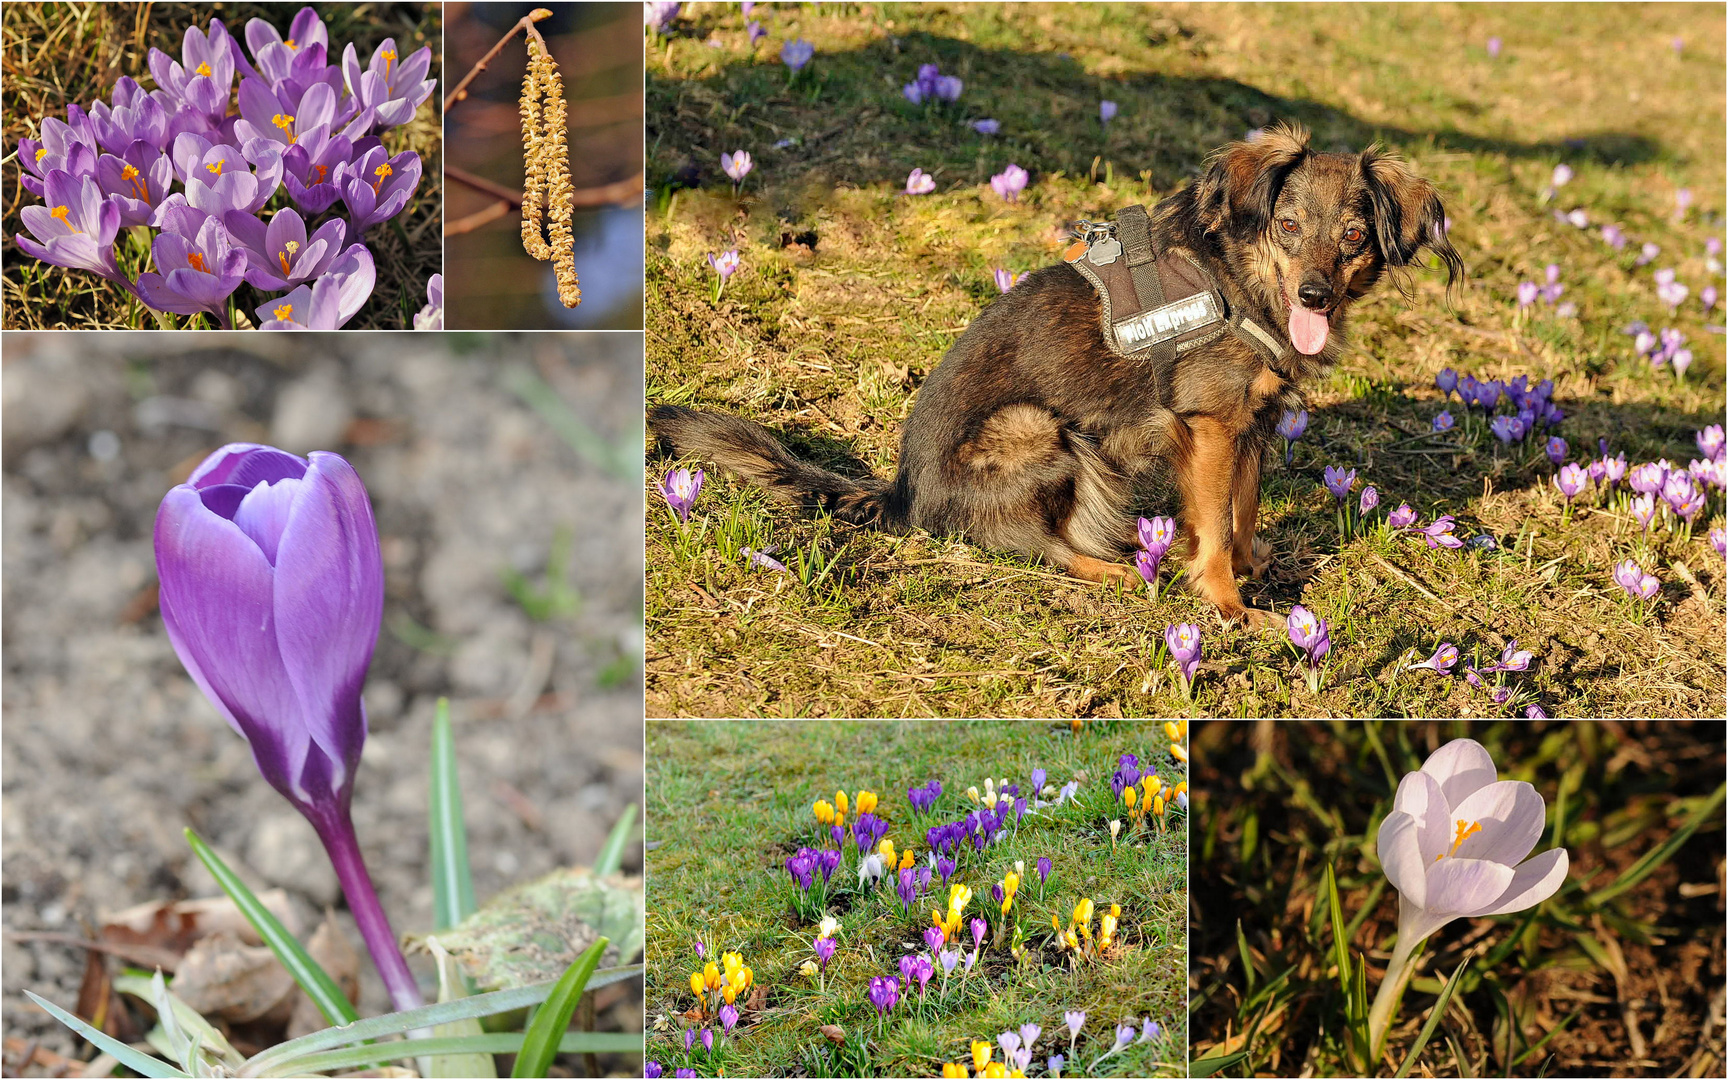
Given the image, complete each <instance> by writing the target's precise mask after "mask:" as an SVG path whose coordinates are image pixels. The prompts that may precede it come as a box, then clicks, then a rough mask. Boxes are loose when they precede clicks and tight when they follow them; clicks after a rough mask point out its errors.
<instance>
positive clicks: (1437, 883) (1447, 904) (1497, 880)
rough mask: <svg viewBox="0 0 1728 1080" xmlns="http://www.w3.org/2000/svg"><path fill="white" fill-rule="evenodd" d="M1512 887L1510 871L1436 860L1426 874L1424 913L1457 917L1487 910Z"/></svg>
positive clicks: (1489, 865) (1480, 863) (1479, 863)
mask: <svg viewBox="0 0 1728 1080" xmlns="http://www.w3.org/2000/svg"><path fill="white" fill-rule="evenodd" d="M1511 884H1512V868H1511V867H1510V866H1507V865H1506V864H1505V863H1497V862H1489V861H1487V860H1486V859H1459V858H1455V857H1448V858H1444V859H1441V860H1439V861H1438V862H1436V863H1435V864H1434V865H1433V866H1432V867H1430V868H1429V870H1428V898H1427V903H1425V904H1424V905H1423V907H1424V909H1425V910H1427V911H1430V912H1432V913H1433V914H1435V915H1450V916H1454V917H1456V916H1459V915H1467V914H1470V913H1472V912H1476V911H1480V910H1482V909H1484V908H1486V907H1489V906H1491V905H1492V904H1493V903H1494V901H1495V900H1496V899H1498V898H1499V897H1500V896H1501V895H1502V894H1504V893H1505V892H1506V887H1507V886H1509V885H1511Z"/></svg>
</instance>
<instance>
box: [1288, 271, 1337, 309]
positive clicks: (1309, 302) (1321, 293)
mask: <svg viewBox="0 0 1728 1080" xmlns="http://www.w3.org/2000/svg"><path fill="white" fill-rule="evenodd" d="M1296 297H1297V299H1299V300H1301V301H1302V306H1303V307H1309V308H1315V309H1319V308H1324V307H1326V306H1327V305H1329V304H1331V303H1332V286H1331V284H1330V283H1329V282H1327V281H1326V279H1324V278H1321V279H1318V280H1313V281H1304V282H1303V283H1302V285H1301V287H1300V288H1298V289H1297V290H1296Z"/></svg>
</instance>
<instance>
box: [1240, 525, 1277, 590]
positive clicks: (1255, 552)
mask: <svg viewBox="0 0 1728 1080" xmlns="http://www.w3.org/2000/svg"><path fill="white" fill-rule="evenodd" d="M1251 551H1252V554H1251V555H1250V556H1249V557H1248V558H1247V559H1243V558H1242V557H1241V556H1240V555H1237V556H1236V557H1235V558H1234V559H1232V560H1231V569H1232V570H1233V571H1235V573H1236V576H1237V577H1252V578H1253V579H1254V580H1255V581H1259V580H1260V579H1261V578H1262V577H1264V576H1265V574H1266V571H1267V570H1269V569H1271V567H1272V545H1271V544H1268V543H1267V542H1266V541H1264V540H1262V539H1260V538H1259V537H1258V536H1256V537H1255V538H1254V542H1253V544H1252V545H1251Z"/></svg>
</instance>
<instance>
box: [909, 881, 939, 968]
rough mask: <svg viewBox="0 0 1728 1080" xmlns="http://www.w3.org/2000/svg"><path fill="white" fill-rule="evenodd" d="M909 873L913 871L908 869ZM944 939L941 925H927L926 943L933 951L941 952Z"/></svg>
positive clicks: (925, 929)
mask: <svg viewBox="0 0 1728 1080" xmlns="http://www.w3.org/2000/svg"><path fill="white" fill-rule="evenodd" d="M907 873H911V871H907ZM942 941H943V937H942V928H941V927H940V926H927V927H925V928H924V944H925V945H927V946H929V948H930V951H931V952H941V951H942Z"/></svg>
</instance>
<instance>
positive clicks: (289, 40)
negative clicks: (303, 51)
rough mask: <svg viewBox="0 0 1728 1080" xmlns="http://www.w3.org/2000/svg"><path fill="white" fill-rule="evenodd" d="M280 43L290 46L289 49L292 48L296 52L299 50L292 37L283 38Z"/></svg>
mask: <svg viewBox="0 0 1728 1080" xmlns="http://www.w3.org/2000/svg"><path fill="white" fill-rule="evenodd" d="M282 44H284V45H286V46H288V47H289V48H290V49H293V50H295V51H296V52H298V51H299V50H300V46H298V45H296V44H294V39H293V38H283V39H282Z"/></svg>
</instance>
